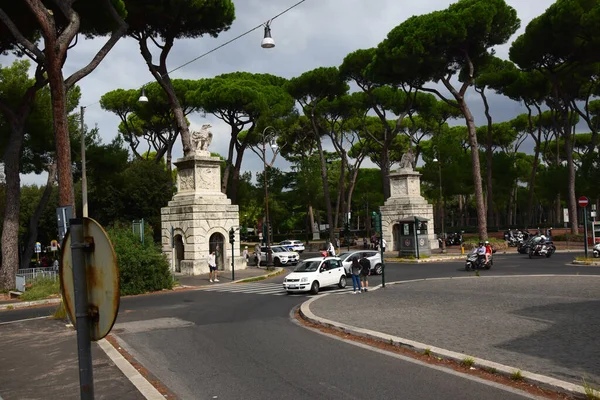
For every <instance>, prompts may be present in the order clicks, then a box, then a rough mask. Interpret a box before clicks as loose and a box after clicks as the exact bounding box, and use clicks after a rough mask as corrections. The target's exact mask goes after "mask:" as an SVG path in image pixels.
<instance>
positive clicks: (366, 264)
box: [359, 253, 371, 292]
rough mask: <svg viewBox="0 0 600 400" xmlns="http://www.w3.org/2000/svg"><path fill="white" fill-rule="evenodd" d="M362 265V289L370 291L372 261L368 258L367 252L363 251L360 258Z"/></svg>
mask: <svg viewBox="0 0 600 400" xmlns="http://www.w3.org/2000/svg"><path fill="white" fill-rule="evenodd" d="M359 263H360V266H361V267H362V268H361V270H360V282H361V284H362V291H363V292H368V291H369V274H370V273H371V261H369V259H368V258H367V256H366V254H365V253H363V254H362V257H361V258H360V260H359Z"/></svg>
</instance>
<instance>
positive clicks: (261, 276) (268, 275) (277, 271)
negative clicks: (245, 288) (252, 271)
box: [230, 267, 284, 283]
mask: <svg viewBox="0 0 600 400" xmlns="http://www.w3.org/2000/svg"><path fill="white" fill-rule="evenodd" d="M283 270H284V269H283V268H281V267H276V268H275V270H274V271H272V272H269V273H268V274H265V275H257V276H253V277H251V278H244V279H238V280H237V281H233V282H230V283H243V282H246V281H248V280H251V279H252V280H254V279H257V278H263V277H264V278H265V279H267V278H270V277H272V276H276V275H279V274H281V272H283Z"/></svg>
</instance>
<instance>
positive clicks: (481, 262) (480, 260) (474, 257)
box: [465, 248, 496, 271]
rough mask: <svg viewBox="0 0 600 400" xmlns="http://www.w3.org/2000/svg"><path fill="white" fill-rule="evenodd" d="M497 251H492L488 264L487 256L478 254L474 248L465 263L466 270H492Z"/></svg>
mask: <svg viewBox="0 0 600 400" xmlns="http://www.w3.org/2000/svg"><path fill="white" fill-rule="evenodd" d="M495 252H496V250H492V254H490V255H489V257H488V262H487V263H486V262H485V256H480V255H478V254H477V248H474V249H473V250H472V251H471V252H470V253H469V254H467V261H466V263H465V270H467V271H473V270H475V269H490V268H492V265H494V253H495Z"/></svg>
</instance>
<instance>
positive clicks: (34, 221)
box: [21, 160, 56, 268]
mask: <svg viewBox="0 0 600 400" xmlns="http://www.w3.org/2000/svg"><path fill="white" fill-rule="evenodd" d="M55 179H56V160H55V161H53V163H52V164H50V166H49V167H48V180H47V181H46V187H45V188H44V193H43V194H42V198H41V199H40V201H39V202H38V205H37V207H36V208H35V211H34V213H33V215H32V216H31V218H30V219H29V235H28V236H29V238H28V239H27V244H26V245H25V250H24V252H23V257H21V268H28V266H29V260H31V256H32V255H33V250H34V246H35V241H36V239H37V234H38V224H39V221H40V217H41V216H42V213H43V212H44V210H45V209H46V206H47V205H48V202H49V201H50V195H51V194H52V187H53V186H54V181H55Z"/></svg>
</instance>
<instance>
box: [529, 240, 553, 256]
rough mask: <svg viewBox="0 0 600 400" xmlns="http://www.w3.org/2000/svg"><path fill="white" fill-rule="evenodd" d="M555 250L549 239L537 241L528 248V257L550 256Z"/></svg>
mask: <svg viewBox="0 0 600 400" xmlns="http://www.w3.org/2000/svg"><path fill="white" fill-rule="evenodd" d="M555 251H556V246H555V245H554V243H552V242H550V241H548V242H544V243H538V244H536V245H534V246H533V247H531V249H529V258H533V257H534V256H540V257H547V258H550V257H551V256H552V254H554V252H555Z"/></svg>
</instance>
